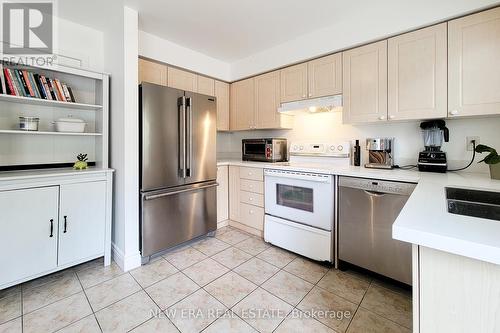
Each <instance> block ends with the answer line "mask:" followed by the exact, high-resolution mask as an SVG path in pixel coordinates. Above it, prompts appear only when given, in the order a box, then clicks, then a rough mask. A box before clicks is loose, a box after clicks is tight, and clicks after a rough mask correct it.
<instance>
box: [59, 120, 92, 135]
mask: <svg viewBox="0 0 500 333" xmlns="http://www.w3.org/2000/svg"><path fill="white" fill-rule="evenodd" d="M54 125H55V126H56V132H71V133H83V132H85V125H87V123H85V122H84V121H83V120H81V119H76V118H61V119H58V120H57V121H55V122H54Z"/></svg>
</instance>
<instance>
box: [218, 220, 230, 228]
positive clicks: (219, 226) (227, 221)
mask: <svg viewBox="0 0 500 333" xmlns="http://www.w3.org/2000/svg"><path fill="white" fill-rule="evenodd" d="M228 225H229V220H225V221H221V222H217V229H220V228H223V227H227V226H228Z"/></svg>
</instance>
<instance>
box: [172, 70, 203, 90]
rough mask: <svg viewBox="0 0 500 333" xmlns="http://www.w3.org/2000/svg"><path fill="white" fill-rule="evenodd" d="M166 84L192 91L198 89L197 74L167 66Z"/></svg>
mask: <svg viewBox="0 0 500 333" xmlns="http://www.w3.org/2000/svg"><path fill="white" fill-rule="evenodd" d="M167 82H168V86H169V87H172V88H176V89H181V90H187V91H192V92H197V91H198V75H196V74H194V73H191V72H188V71H184V70H182V69H178V68H173V67H168V78H167Z"/></svg>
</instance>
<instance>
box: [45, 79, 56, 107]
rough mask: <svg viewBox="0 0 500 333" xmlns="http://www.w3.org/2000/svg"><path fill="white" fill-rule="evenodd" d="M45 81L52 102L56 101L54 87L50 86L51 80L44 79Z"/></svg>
mask: <svg viewBox="0 0 500 333" xmlns="http://www.w3.org/2000/svg"><path fill="white" fill-rule="evenodd" d="M46 80H47V85H48V86H49V91H50V95H51V96H52V99H53V100H54V101H57V100H58V99H57V95H56V92H55V91H54V87H53V86H52V80H51V79H50V78H46Z"/></svg>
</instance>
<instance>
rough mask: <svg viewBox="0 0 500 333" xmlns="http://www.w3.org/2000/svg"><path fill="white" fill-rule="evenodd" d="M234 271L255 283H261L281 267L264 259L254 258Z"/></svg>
mask: <svg viewBox="0 0 500 333" xmlns="http://www.w3.org/2000/svg"><path fill="white" fill-rule="evenodd" d="M234 271H235V272H236V273H238V274H239V275H241V276H243V277H244V278H246V279H248V280H250V281H252V282H253V283H255V284H258V285H260V284H262V283H264V281H266V280H267V279H269V278H270V277H271V276H273V275H274V274H276V272H278V271H279V268H277V267H276V266H273V265H271V264H268V263H267V262H265V261H264V260H260V259H258V258H252V259H250V260H248V261H247V262H246V263H244V264H242V265H240V266H238V267H236V268H235V269H234Z"/></svg>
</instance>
